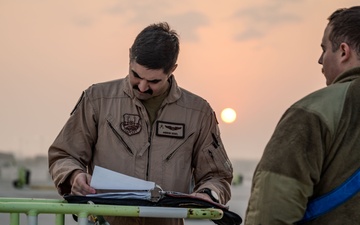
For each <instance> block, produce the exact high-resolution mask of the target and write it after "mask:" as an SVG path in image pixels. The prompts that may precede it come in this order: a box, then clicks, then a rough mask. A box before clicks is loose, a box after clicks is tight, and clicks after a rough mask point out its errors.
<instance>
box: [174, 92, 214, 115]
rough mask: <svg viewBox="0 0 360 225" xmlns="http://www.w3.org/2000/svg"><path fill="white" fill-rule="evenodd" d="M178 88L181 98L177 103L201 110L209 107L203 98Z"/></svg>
mask: <svg viewBox="0 0 360 225" xmlns="http://www.w3.org/2000/svg"><path fill="white" fill-rule="evenodd" d="M180 89H181V93H182V94H181V98H180V99H179V101H178V104H181V105H183V106H184V107H188V108H193V109H197V110H201V111H203V110H204V111H208V110H209V109H211V106H210V104H209V102H208V101H207V100H206V99H205V98H203V97H201V96H200V95H198V94H195V93H193V92H191V91H189V90H186V89H184V88H180Z"/></svg>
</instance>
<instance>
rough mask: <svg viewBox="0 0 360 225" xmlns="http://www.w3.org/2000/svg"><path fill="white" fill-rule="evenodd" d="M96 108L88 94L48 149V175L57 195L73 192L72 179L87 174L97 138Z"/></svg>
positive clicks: (82, 97) (85, 93)
mask: <svg viewBox="0 0 360 225" xmlns="http://www.w3.org/2000/svg"><path fill="white" fill-rule="evenodd" d="M96 127H97V122H96V114H95V110H94V107H93V105H92V103H91V101H90V99H89V97H88V95H87V92H86V91H85V92H84V93H83V94H82V96H81V98H80V99H79V102H78V103H77V104H76V106H75V108H74V110H73V111H72V112H71V115H70V118H69V119H68V121H67V122H66V124H65V125H64V127H63V128H62V130H61V131H60V133H59V135H58V136H57V137H56V139H55V141H54V142H53V144H52V145H51V146H50V148H49V150H48V160H49V172H50V174H51V176H52V179H53V180H54V183H55V186H56V187H57V189H58V192H59V193H60V194H61V195H63V194H66V193H70V191H71V186H70V182H69V179H70V176H71V174H72V173H73V172H74V171H76V170H81V171H83V172H86V171H87V166H88V165H89V163H90V160H91V158H92V151H93V148H94V145H95V143H96V139H97V129H96Z"/></svg>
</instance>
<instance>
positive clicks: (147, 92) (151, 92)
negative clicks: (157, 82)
mask: <svg viewBox="0 0 360 225" xmlns="http://www.w3.org/2000/svg"><path fill="white" fill-rule="evenodd" d="M133 89H135V90H137V91H139V92H141V91H140V89H139V88H138V86H137V85H134V86H133ZM153 92H154V91H153V90H152V89H150V88H149V89H148V90H146V91H144V92H142V93H146V94H149V95H152V94H153Z"/></svg>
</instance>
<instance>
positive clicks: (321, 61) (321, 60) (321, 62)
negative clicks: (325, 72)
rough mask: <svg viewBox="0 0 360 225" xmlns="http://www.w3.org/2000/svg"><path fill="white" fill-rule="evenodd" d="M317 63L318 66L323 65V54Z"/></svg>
mask: <svg viewBox="0 0 360 225" xmlns="http://www.w3.org/2000/svg"><path fill="white" fill-rule="evenodd" d="M318 63H319V64H320V65H322V64H323V54H321V56H320V58H319V59H318Z"/></svg>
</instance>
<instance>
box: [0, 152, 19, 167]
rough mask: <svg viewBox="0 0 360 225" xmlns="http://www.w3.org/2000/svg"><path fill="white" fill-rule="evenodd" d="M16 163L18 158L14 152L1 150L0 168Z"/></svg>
mask: <svg viewBox="0 0 360 225" xmlns="http://www.w3.org/2000/svg"><path fill="white" fill-rule="evenodd" d="M15 165H16V160H15V157H14V155H13V154H11V153H1V152H0V168H2V167H13V166H15Z"/></svg>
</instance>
